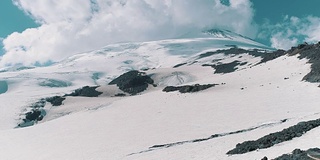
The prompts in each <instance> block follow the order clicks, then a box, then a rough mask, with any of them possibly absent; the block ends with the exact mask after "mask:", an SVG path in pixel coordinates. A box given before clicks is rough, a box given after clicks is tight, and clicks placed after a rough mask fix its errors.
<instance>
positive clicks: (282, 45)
mask: <svg viewBox="0 0 320 160" xmlns="http://www.w3.org/2000/svg"><path fill="white" fill-rule="evenodd" d="M270 41H271V44H272V47H273V48H277V49H289V48H291V47H292V46H295V45H297V43H298V39H297V38H291V37H290V36H288V35H284V34H282V33H277V34H275V35H273V36H272V37H271V40H270Z"/></svg>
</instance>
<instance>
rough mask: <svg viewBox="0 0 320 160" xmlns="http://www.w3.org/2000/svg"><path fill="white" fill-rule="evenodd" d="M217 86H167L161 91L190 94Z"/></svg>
mask: <svg viewBox="0 0 320 160" xmlns="http://www.w3.org/2000/svg"><path fill="white" fill-rule="evenodd" d="M215 85H218V84H205V85H200V84H195V85H185V86H167V87H165V88H164V89H163V90H162V91H163V92H174V91H179V92H180V93H192V92H198V91H202V90H205V89H208V88H211V87H214V86H215Z"/></svg>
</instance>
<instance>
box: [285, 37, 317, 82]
mask: <svg viewBox="0 0 320 160" xmlns="http://www.w3.org/2000/svg"><path fill="white" fill-rule="evenodd" d="M287 54H288V55H290V56H294V55H297V54H298V55H299V56H298V58H300V59H304V58H307V59H308V63H311V71H310V72H309V73H308V74H307V75H306V76H304V77H303V80H305V81H308V82H320V42H319V43H317V44H307V43H304V44H300V45H298V46H297V47H292V48H291V49H290V50H288V51H287Z"/></svg>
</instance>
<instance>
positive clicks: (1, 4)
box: [0, 0, 38, 54]
mask: <svg viewBox="0 0 320 160" xmlns="http://www.w3.org/2000/svg"><path fill="white" fill-rule="evenodd" d="M37 26H38V25H37V24H36V23H35V22H34V20H32V18H31V17H29V16H26V15H25V14H24V13H23V11H21V10H20V9H19V8H18V7H17V6H15V5H14V4H13V3H12V1H11V0H1V1H0V37H2V38H5V37H7V36H8V35H9V34H11V33H13V32H22V31H24V30H25V29H27V28H34V27H37ZM0 47H2V44H1V43H0ZM3 52H4V51H3V50H1V51H0V54H1V53H3Z"/></svg>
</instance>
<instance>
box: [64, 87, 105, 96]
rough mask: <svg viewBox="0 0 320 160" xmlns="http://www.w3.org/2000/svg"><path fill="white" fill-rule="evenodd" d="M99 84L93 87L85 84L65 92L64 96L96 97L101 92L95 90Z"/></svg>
mask: <svg viewBox="0 0 320 160" xmlns="http://www.w3.org/2000/svg"><path fill="white" fill-rule="evenodd" d="M98 87H99V86H94V87H89V86H85V87H82V88H80V89H77V90H75V91H74V92H72V93H71V94H66V95H64V97H66V96H73V97H98V96H99V95H101V94H102V92H99V91H96V88H98Z"/></svg>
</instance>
